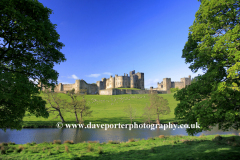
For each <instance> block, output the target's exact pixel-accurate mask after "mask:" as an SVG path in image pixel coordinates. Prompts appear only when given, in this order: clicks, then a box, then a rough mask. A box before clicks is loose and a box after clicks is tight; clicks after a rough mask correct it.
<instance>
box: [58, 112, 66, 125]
mask: <svg viewBox="0 0 240 160" xmlns="http://www.w3.org/2000/svg"><path fill="white" fill-rule="evenodd" d="M58 112H59V116H60V118H61V120H62V123H64V122H65V120H64V118H63V116H62V114H61V111H60V110H58Z"/></svg>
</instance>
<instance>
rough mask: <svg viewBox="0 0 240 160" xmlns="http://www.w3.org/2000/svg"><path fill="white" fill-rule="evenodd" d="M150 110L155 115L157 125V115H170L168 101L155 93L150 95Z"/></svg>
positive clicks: (158, 121)
mask: <svg viewBox="0 0 240 160" xmlns="http://www.w3.org/2000/svg"><path fill="white" fill-rule="evenodd" d="M149 97H150V108H151V109H152V110H153V113H154V114H155V115H157V123H158V124H159V123H160V120H159V115H167V114H169V113H170V107H169V106H168V105H169V104H168V100H166V99H164V98H163V97H160V96H158V94H157V93H154V92H152V93H150V94H149Z"/></svg>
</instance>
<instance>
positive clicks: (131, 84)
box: [39, 70, 191, 95]
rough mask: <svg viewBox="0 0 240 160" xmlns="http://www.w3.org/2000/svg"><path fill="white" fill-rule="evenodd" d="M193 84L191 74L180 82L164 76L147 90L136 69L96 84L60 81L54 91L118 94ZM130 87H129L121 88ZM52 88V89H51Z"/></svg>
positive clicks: (143, 92) (168, 90)
mask: <svg viewBox="0 0 240 160" xmlns="http://www.w3.org/2000/svg"><path fill="white" fill-rule="evenodd" d="M190 84H191V76H189V77H188V78H181V81H180V82H171V78H164V79H163V81H162V82H161V83H158V87H157V88H153V87H150V90H145V88H144V73H139V72H138V73H135V70H133V71H131V72H130V73H129V75H128V74H125V73H124V75H123V76H118V75H117V74H116V75H115V77H112V76H110V78H108V79H106V78H102V80H101V81H97V82H96V84H88V83H87V82H85V81H84V80H82V79H81V80H79V79H78V80H76V81H75V83H74V84H62V83H59V84H58V85H56V86H55V88H54V89H53V90H54V92H63V93H66V92H67V91H70V90H72V89H75V91H76V92H79V91H81V92H82V91H84V92H87V94H100V95H117V94H148V93H150V92H156V93H168V92H170V88H179V89H182V88H185V87H186V85H190ZM39 87H41V90H43V91H44V90H45V87H44V86H43V85H42V84H41V83H39ZM121 88H129V89H121ZM131 88H134V89H135V88H138V89H140V90H131ZM49 90H50V89H49Z"/></svg>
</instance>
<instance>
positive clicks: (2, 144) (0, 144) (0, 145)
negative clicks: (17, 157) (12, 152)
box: [0, 142, 8, 147]
mask: <svg viewBox="0 0 240 160" xmlns="http://www.w3.org/2000/svg"><path fill="white" fill-rule="evenodd" d="M3 146H8V143H5V142H3V143H0V147H3Z"/></svg>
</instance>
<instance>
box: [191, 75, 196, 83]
mask: <svg viewBox="0 0 240 160" xmlns="http://www.w3.org/2000/svg"><path fill="white" fill-rule="evenodd" d="M197 78H198V77H197V76H196V77H194V78H192V80H191V84H193V83H196V82H197V80H198V79H197Z"/></svg>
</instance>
